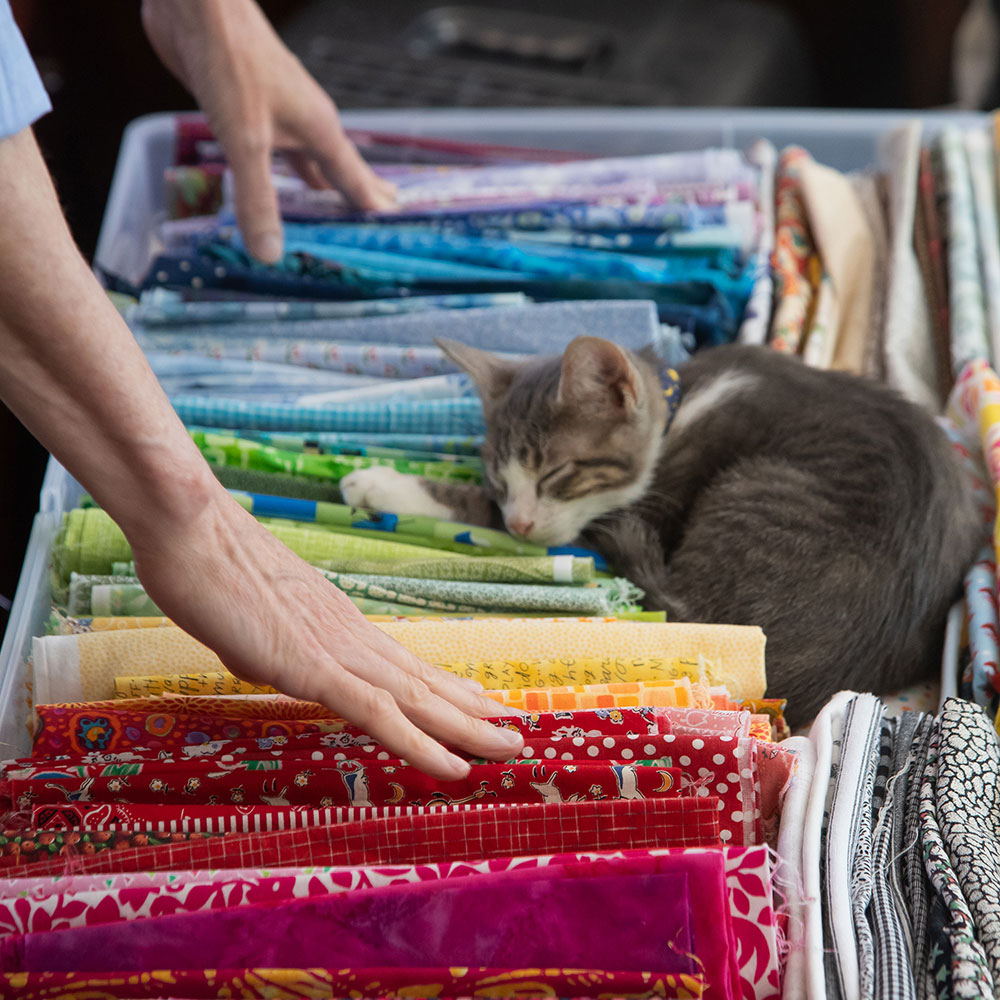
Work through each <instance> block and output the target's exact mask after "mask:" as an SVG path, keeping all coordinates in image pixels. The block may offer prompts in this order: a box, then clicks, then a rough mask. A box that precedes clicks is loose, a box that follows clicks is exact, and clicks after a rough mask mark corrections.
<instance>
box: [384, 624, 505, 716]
mask: <svg viewBox="0 0 1000 1000" xmlns="http://www.w3.org/2000/svg"><path fill="white" fill-rule="evenodd" d="M371 641H372V643H373V645H375V647H376V649H377V650H378V651H379V653H380V654H381V655H382V656H383V657H385V659H386V660H388V661H389V662H391V663H394V664H396V665H397V666H398V667H400V668H401V669H403V670H405V671H406V673H408V674H410V675H411V676H412V677H415V678H417V679H419V680H420V681H422V682H423V683H424V684H425V685H426V686H427V687H428V688H429V689H430V690H431V691H432V692H434V694H436V695H438V696H439V697H441V698H445V699H447V700H448V701H450V702H451V703H452V704H454V705H456V706H457V707H458V708H460V709H461V710H462V711H463V712H466V713H468V714H469V715H472V716H475V717H477V718H482V719H493V718H497V717H499V716H502V715H510V714H515V715H519V714H520V713H519V712H517V711H516V710H515V711H514V712H508V711H507V710H506V709H505V708H504V706H503V705H501V704H500V703H499V702H496V701H494V700H493V699H492V698H487V697H486V695H484V694H483V686H482V684H480V683H479V682H478V681H474V680H472V679H471V678H468V677H459V676H458V675H457V674H453V673H452V672H451V671H450V670H445V669H444V668H443V667H435V666H432V665H431V664H429V663H425V662H424V661H423V660H421V659H420V657H419V656H414V655H413V653H411V652H410V651H409V650H408V649H406V648H405V647H404V646H401V645H400V644H399V643H398V642H396V641H395V640H394V639H390V638H389V636H387V635H386V634H385V633H384V632H382V631H381V630H377V634H376V635H375V636H374V637H372V639H371Z"/></svg>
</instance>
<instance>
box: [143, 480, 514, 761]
mask: <svg viewBox="0 0 1000 1000" xmlns="http://www.w3.org/2000/svg"><path fill="white" fill-rule="evenodd" d="M209 493H210V499H209V500H208V501H207V502H206V503H205V505H204V506H203V508H202V510H201V511H200V513H198V514H196V515H195V516H193V517H191V518H190V519H187V520H186V521H185V523H183V524H182V525H177V524H174V525H172V526H171V525H168V524H167V523H164V524H163V526H162V528H157V527H156V526H154V525H152V524H150V523H148V522H147V523H146V524H145V525H144V527H143V530H142V531H141V533H139V534H137V535H136V537H134V538H132V539H130V540H131V543H132V549H133V555H134V557H135V562H136V570H137V572H138V574H139V577H140V579H141V580H142V581H143V584H144V585H145V587H146V589H147V591H148V593H149V594H150V596H151V597H152V598H153V600H155V602H156V604H157V606H158V607H159V608H160V609H161V610H162V611H163V612H164V614H167V615H169V616H170V618H171V619H172V620H173V621H175V622H176V623H177V624H178V625H180V626H181V627H182V628H183V629H185V631H187V632H189V633H190V634H191V635H193V636H194V637H195V638H197V639H199V640H200V641H201V642H204V643H205V644H206V645H208V646H210V647H211V648H212V649H214V650H215V651H216V652H217V653H218V654H219V657H220V658H221V659H222V661H223V662H224V663H225V665H226V666H227V667H228V668H229V669H230V670H231V671H232V672H233V673H235V674H236V675H237V676H239V677H242V678H244V679H245V680H248V681H253V682H256V683H261V684H269V685H271V686H273V687H276V688H278V689H279V690H280V691H282V692H283V693H284V694H288V695H293V696H295V697H299V698H304V699H306V700H308V701H316V702H320V703H321V704H323V705H326V706H327V707H329V708H331V709H333V711H335V712H336V713H337V714H338V715H341V716H343V717H344V718H345V719H347V720H349V721H350V722H353V723H355V724H356V725H358V726H360V727H361V728H362V729H364V730H365V732H367V733H369V734H370V735H371V736H373V737H375V739H377V740H378V741H379V742H380V743H384V744H385V745H386V746H388V747H390V748H391V749H392V750H393V751H395V752H396V753H398V754H399V756H400V757H402V758H404V759H405V760H407V761H409V762H410V763H411V764H413V765H414V766H415V767H419V768H420V769H421V770H424V771H426V772H428V773H429V774H432V775H434V776H435V777H438V778H442V779H455V778H460V777H463V776H464V775H465V774H467V773H468V770H469V765H468V764H467V763H466V762H465V761H463V760H462V759H461V758H459V757H457V756H455V755H454V754H452V753H450V752H448V751H447V750H445V749H444V748H443V747H442V746H441V745H440V744H438V743H436V742H435V740H434V739H432V737H434V738H436V739H440V740H443V741H445V742H446V743H448V744H449V745H451V746H454V747H460V748H462V749H465V750H467V751H469V752H470V753H471V754H473V755H474V756H482V757H488V758H492V759H497V760H507V759H510V758H511V757H514V756H516V755H517V753H518V752H519V751H520V749H521V746H522V745H523V741H522V739H521V737H520V736H518V735H517V734H516V733H513V732H512V731H511V730H509V729H505V728H498V727H496V726H494V725H492V724H490V723H488V722H484V721H482V718H481V717H483V716H496V715H500V714H502V713H503V711H504V710H503V709H502V707H501V706H500V705H498V704H497V703H496V702H494V701H492V700H491V699H489V698H486V697H485V696H484V695H482V694H480V693H479V691H478V690H477V689H478V685H475V684H474V683H473V682H471V681H467V680H463V679H461V678H458V677H455V676H454V675H452V674H450V673H448V671H446V670H443V669H441V668H439V667H433V666H430V665H429V664H427V663H424V662H423V661H422V660H420V659H418V658H417V657H416V656H414V655H413V654H412V653H410V652H408V651H407V650H406V649H404V648H403V647H402V646H400V645H399V644H398V643H396V642H395V641H394V640H392V639H390V638H389V637H388V636H387V635H386V634H385V633H384V632H382V631H381V630H379V629H377V628H376V627H375V626H374V625H372V624H371V623H370V622H368V621H367V620H366V619H365V618H364V616H363V615H362V614H361V613H360V612H358V610H357V609H356V608H355V607H354V605H353V604H351V602H350V601H349V600H348V599H347V597H346V596H345V595H344V594H343V593H342V592H341V591H340V590H338V589H337V588H336V587H335V586H334V585H333V584H331V583H329V582H328V581H327V580H325V579H324V578H323V576H322V575H321V574H320V573H319V572H318V571H317V570H315V569H314V568H313V567H311V566H309V565H308V564H306V563H305V562H303V561H302V560H301V559H299V557H298V556H296V555H295V554H294V553H293V552H292V551H291V550H290V549H288V548H286V547H285V546H284V545H283V544H282V543H281V542H279V541H278V540H277V539H276V538H275V537H274V536H273V535H271V533H270V532H268V531H267V530H266V529H265V528H264V527H263V526H262V525H260V524H258V523H257V522H256V521H255V520H254V519H253V518H252V517H251V516H250V515H249V514H247V513H246V511H244V510H243V509H242V508H241V507H240V506H239V505H238V504H237V503H235V502H234V501H233V500H232V499H231V498H230V497H229V496H228V495H227V494H225V493H224V492H223V491H221V490H218V491H216V490H214V489H211V490H210V491H209ZM428 734H430V735H428Z"/></svg>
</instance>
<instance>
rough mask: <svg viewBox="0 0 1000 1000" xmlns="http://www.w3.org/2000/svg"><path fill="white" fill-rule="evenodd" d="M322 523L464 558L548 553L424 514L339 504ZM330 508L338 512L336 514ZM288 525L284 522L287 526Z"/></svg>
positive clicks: (508, 537)
mask: <svg viewBox="0 0 1000 1000" xmlns="http://www.w3.org/2000/svg"><path fill="white" fill-rule="evenodd" d="M324 507H325V508H326V509H327V510H326V514H325V516H326V518H327V520H325V521H314V522H310V523H311V524H312V525H314V526H315V527H316V528H318V529H323V530H326V531H336V532H337V533H338V534H351V535H364V536H368V537H372V536H374V537H376V538H394V539H396V540H397V541H401V542H407V543H408V544H411V545H423V546H425V547H427V548H433V549H438V550H445V551H451V552H461V553H464V554H465V555H477V556H485V555H497V556H502V555H506V556H544V555H548V550H547V549H545V548H543V547H542V546H540V545H532V544H531V543H530V542H522V541H519V540H518V539H517V538H515V537H514V536H513V535H508V534H507V533H506V532H505V531H495V530H494V529H492V528H481V527H478V526H477V525H474V524H462V523H461V522H459V521H444V520H439V519H438V518H435V517H426V516H425V515H423V514H391V515H380V514H373V513H372V512H370V511H366V510H362V509H360V508H354V507H345V506H343V505H341V504H329V505H324ZM330 507H336V508H338V509H337V511H336V512H334V511H330V510H329V508H330ZM258 520H259V521H260V522H261V524H277V523H280V521H281V520H282V519H281V518H273V517H258ZM286 523H287V522H286Z"/></svg>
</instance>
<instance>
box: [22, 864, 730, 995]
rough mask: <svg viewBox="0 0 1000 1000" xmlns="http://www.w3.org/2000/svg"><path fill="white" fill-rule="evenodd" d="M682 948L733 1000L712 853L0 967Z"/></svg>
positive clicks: (477, 959)
mask: <svg viewBox="0 0 1000 1000" xmlns="http://www.w3.org/2000/svg"><path fill="white" fill-rule="evenodd" d="M688 891H689V892H690V897H691V899H692V900H694V899H696V900H697V905H691V904H690V903H689V902H688V901H687V899H686V898H684V897H686V896H687V892H688ZM688 920H690V921H691V929H690V931H688V930H687V929H686V928H687V926H688V924H687V921H688ZM689 934H690V937H689ZM692 952H693V953H694V954H696V955H697V957H698V961H700V962H702V963H704V967H705V972H706V975H707V977H708V979H709V982H710V985H709V990H708V992H707V994H706V995H707V996H709V997H715V998H719V1000H722V998H736V997H738V996H739V995H740V984H739V971H738V968H737V960H736V937H735V934H734V932H733V927H732V919H731V916H730V910H729V900H728V897H727V894H726V885H725V865H724V859H723V857H722V855H721V853H719V852H709V851H706V852H701V853H696V854H689V855H685V854H668V855H663V856H660V857H648V856H641V855H640V856H638V857H635V856H633V857H628V858H622V859H615V860H602V861H599V862H595V861H592V862H590V863H587V864H569V865H550V866H548V867H547V868H546V869H545V870H544V871H542V870H539V869H538V868H526V869H523V870H520V871H514V872H510V871H508V872H505V873H500V874H488V875H487V874H484V875H481V876H479V877H478V878H475V879H471V880H465V879H461V880H458V881H456V882H452V883H450V884H449V887H448V888H447V889H446V888H444V887H432V886H428V885H426V884H421V883H417V884H414V885H406V886H389V887H385V888H378V889H365V890H359V891H357V892H353V893H348V894H346V895H343V894H342V895H338V896H327V897H322V898H316V899H306V900H300V901H296V902H292V903H282V904H279V905H277V906H267V907H261V906H251V907H246V908H241V909H235V910H223V911H217V912H207V913H197V914H183V915H180V916H170V917H161V918H153V919H149V920H140V921H133V922H130V923H125V924H121V923H118V924H112V925H108V926H104V925H97V926H93V927H85V928H81V929H75V930H63V931H56V932H41V933H34V934H29V935H26V936H24V937H8V938H6V939H4V941H3V960H4V970H5V971H44V970H51V971H81V972H82V971H92V972H103V971H109V972H110V971H130V970H131V971H141V970H142V969H149V968H170V967H172V965H173V966H176V965H177V964H179V959H180V958H181V956H183V962H184V965H185V966H187V967H190V968H210V967H219V966H226V967H234V968H239V967H246V966H251V965H254V964H256V965H265V966H277V965H279V964H284V965H287V966H292V967H296V968H308V967H311V966H315V967H335V966H338V965H344V966H345V967H346V966H349V965H365V966H368V965H372V966H374V965H412V964H414V963H415V962H416V961H423V963H424V964H433V965H473V966H475V965H484V964H486V965H488V964H494V965H506V964H509V961H508V959H507V956H510V958H511V959H512V958H513V957H514V956H515V955H516V956H519V959H520V962H519V963H515V964H523V963H526V964H527V965H529V966H536V965H537V966H554V965H558V964H559V963H560V962H562V963H563V964H564V965H566V966H568V967H583V966H584V965H587V964H588V963H589V964H597V965H599V966H601V967H605V966H609V965H614V964H618V965H620V966H623V967H624V969H625V970H628V969H633V970H635V971H641V970H643V969H648V968H653V967H655V968H658V969H663V970H664V971H677V972H693V971H697V963H692V960H691V959H690V958H689V957H688V956H690V955H691V954H692ZM487 956H490V961H488V962H487V961H483V959H484V958H486V957H487ZM376 957H378V961H374V959H376ZM501 958H503V961H499V959H501Z"/></svg>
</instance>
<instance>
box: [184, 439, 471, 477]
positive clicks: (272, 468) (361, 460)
mask: <svg viewBox="0 0 1000 1000" xmlns="http://www.w3.org/2000/svg"><path fill="white" fill-rule="evenodd" d="M188 433H189V434H190V435H191V438H192V440H193V441H194V442H195V444H196V445H198V447H199V449H200V450H201V453H202V455H204V456H205V459H206V460H207V461H208V462H210V463H213V464H215V465H233V466H236V467H237V468H241V469H258V470H260V471H261V472H280V473H283V474H284V475H286V476H302V477H305V478H308V479H323V480H327V481H330V482H335V483H336V482H340V480H341V479H343V478H344V476H346V475H348V474H350V473H351V472H354V471H355V470H357V469H370V468H372V467H374V466H382V467H385V468H390V469H395V470H396V471H397V472H402V473H406V474H407V475H411V476H424V477H425V478H427V479H436V480H440V481H443V482H460V483H481V482H482V473H481V472H480V470H479V469H477V468H475V467H472V466H469V465H466V464H462V463H458V462H421V461H411V460H410V459H406V458H380V457H377V456H368V455H317V454H315V453H312V452H299V451H285V450H284V449H283V448H274V447H272V446H271V445H267V444H261V443H260V442H259V441H251V440H249V439H247V438H240V437H234V436H233V435H229V434H211V433H207V432H205V431H194V430H192V431H189V432H188Z"/></svg>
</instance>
